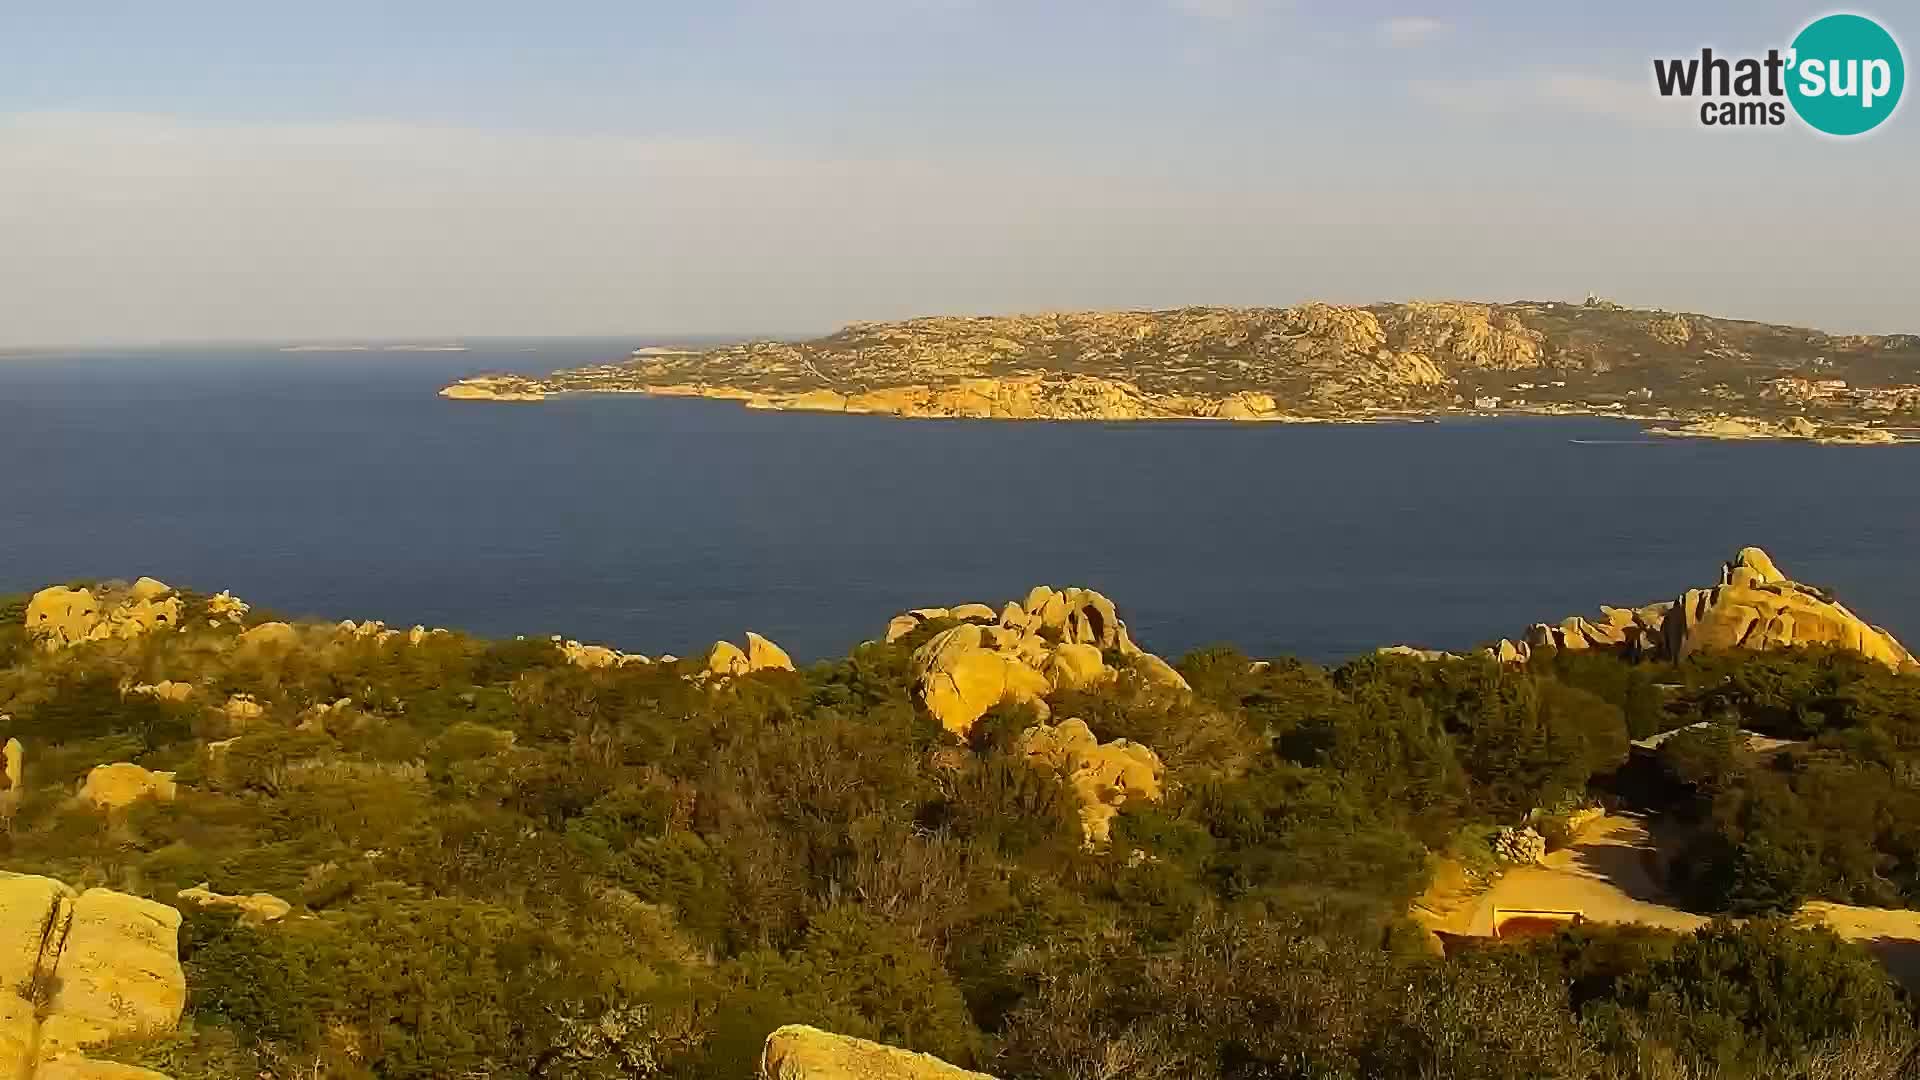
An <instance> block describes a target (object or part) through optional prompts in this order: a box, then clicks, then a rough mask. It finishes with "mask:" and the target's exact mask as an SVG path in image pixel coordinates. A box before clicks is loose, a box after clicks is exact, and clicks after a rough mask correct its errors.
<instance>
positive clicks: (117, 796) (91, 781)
mask: <svg viewBox="0 0 1920 1080" xmlns="http://www.w3.org/2000/svg"><path fill="white" fill-rule="evenodd" d="M173 777H174V774H173V773H170V772H151V771H149V770H147V769H145V768H143V767H141V766H139V765H135V764H133V763H132V762H130V761H116V762H114V763H113V764H111V765H96V766H94V767H93V769H92V771H90V772H88V773H87V779H86V781H85V783H83V784H81V785H80V797H81V798H82V799H84V800H86V801H87V802H90V803H92V804H93V805H94V806H95V807H96V808H97V809H101V810H124V809H126V808H127V807H129V806H132V805H133V804H134V803H137V802H139V801H140V800H142V799H152V800H154V801H155V802H172V801H173V797H174V795H175V794H176V793H177V792H178V790H179V786H178V785H177V784H175V783H174V780H173Z"/></svg>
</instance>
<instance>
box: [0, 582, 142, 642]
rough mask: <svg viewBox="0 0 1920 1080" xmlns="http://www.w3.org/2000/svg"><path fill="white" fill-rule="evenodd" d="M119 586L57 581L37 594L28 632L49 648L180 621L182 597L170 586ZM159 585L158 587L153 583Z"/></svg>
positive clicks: (27, 616) (31, 606)
mask: <svg viewBox="0 0 1920 1080" xmlns="http://www.w3.org/2000/svg"><path fill="white" fill-rule="evenodd" d="M141 581H142V582H149V583H151V584H149V585H143V586H140V587H139V588H138V589H135V588H128V589H123V590H118V591H113V590H105V589H103V590H102V591H101V592H100V593H99V594H98V595H96V594H95V593H94V592H93V591H92V590H90V589H69V588H66V587H64V586H59V585H56V586H53V587H51V588H46V589H41V590H40V591H39V592H37V593H34V594H33V597H32V598H31V599H30V600H28V602H27V610H26V614H25V617H24V622H25V624H26V629H27V634H28V635H29V636H31V637H33V638H34V639H35V640H37V641H39V642H40V644H41V646H42V647H43V648H46V649H64V648H67V647H69V646H72V645H77V644H80V643H81V642H84V641H108V640H113V639H124V638H134V637H139V636H140V635H142V634H148V633H152V632H153V631H155V630H163V629H165V630H171V629H176V628H178V627H179V625H180V598H179V597H178V596H175V595H173V593H172V591H171V590H170V589H168V588H167V587H166V586H165V585H161V584H160V583H159V582H155V581H153V579H152V578H142V579H141ZM155 585H158V586H159V589H158V591H155V589H154V588H153V586H155Z"/></svg>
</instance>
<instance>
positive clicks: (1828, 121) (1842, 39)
mask: <svg viewBox="0 0 1920 1080" xmlns="http://www.w3.org/2000/svg"><path fill="white" fill-rule="evenodd" d="M1788 65H1789V66H1788V70H1787V100H1789V101H1791V102H1793V111H1794V112H1796V113H1799V114H1800V119H1802V120H1805V121H1806V122H1807V124H1808V126H1810V127H1812V128H1813V129H1814V130H1816V131H1824V132H1826V133H1827V134H1828V135H1860V134H1863V133H1865V132H1868V131H1872V130H1873V129H1874V128H1876V127H1879V126H1880V124H1881V123H1882V122H1883V121H1885V120H1886V118H1887V117H1889V116H1892V115H1893V110H1894V109H1895V108H1896V107H1898V106H1899V104H1900V91H1901V90H1902V89H1903V88H1904V87H1905V86H1906V82H1907V66H1906V64H1905V63H1904V62H1902V60H1901V57H1900V44H1899V42H1896V41H1894V40H1893V35H1892V34H1889V33H1887V31H1886V28H1884V27H1882V26H1881V25H1880V24H1879V23H1877V22H1874V21H1873V20H1872V19H1869V18H1867V17H1866V16H1864V15H1828V16H1826V17H1824V18H1820V19H1815V20H1814V21H1813V22H1810V23H1808V24H1807V27H1806V29H1804V30H1802V31H1800V35H1799V36H1798V37H1796V38H1794V39H1793V53H1792V57H1791V59H1790V60H1789V61H1788Z"/></svg>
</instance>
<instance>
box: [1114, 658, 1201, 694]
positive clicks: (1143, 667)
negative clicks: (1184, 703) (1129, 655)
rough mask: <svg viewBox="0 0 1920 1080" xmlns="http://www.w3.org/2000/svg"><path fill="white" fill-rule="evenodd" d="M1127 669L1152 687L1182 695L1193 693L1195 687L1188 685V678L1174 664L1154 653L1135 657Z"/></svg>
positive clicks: (1129, 662)
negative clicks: (1175, 668)
mask: <svg viewBox="0 0 1920 1080" xmlns="http://www.w3.org/2000/svg"><path fill="white" fill-rule="evenodd" d="M1127 669H1128V670H1129V671H1132V672H1134V673H1135V674H1137V675H1139V676H1140V677H1141V678H1142V679H1145V680H1146V681H1147V684H1148V685H1150V686H1157V687H1159V688H1160V689H1162V690H1173V691H1176V692H1179V693H1182V694H1191V693H1193V687H1191V686H1189V685H1187V679H1186V676H1184V675H1182V674H1180V673H1179V672H1178V671H1175V670H1174V669H1173V665H1172V664H1169V663H1167V662H1166V661H1165V660H1162V659H1160V658H1159V657H1157V656H1155V655H1153V654H1152V653H1140V654H1138V655H1136V656H1134V657H1133V659H1132V660H1130V661H1128V664H1127Z"/></svg>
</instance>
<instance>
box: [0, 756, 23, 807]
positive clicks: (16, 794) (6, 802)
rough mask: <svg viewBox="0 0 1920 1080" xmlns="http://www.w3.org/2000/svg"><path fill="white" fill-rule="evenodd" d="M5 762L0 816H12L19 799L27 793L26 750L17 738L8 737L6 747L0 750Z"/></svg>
mask: <svg viewBox="0 0 1920 1080" xmlns="http://www.w3.org/2000/svg"><path fill="white" fill-rule="evenodd" d="M0 755H3V756H4V759H5V764H6V775H5V776H4V777H0V780H4V781H5V783H6V785H7V786H6V788H5V789H4V790H0V817H6V818H12V817H13V812H14V811H15V810H18V809H19V808H20V800H21V799H23V798H25V797H26V794H27V751H26V748H25V747H23V746H21V745H20V740H19V739H8V740H7V745H6V749H5V750H4V751H0Z"/></svg>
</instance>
